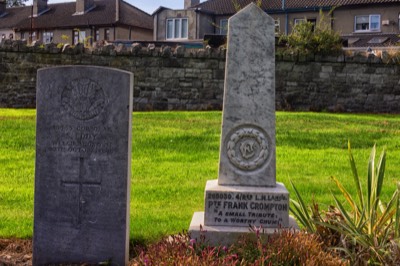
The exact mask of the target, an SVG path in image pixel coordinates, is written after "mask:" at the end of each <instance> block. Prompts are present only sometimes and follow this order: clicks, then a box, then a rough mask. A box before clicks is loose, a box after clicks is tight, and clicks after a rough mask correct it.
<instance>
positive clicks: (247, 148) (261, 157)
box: [227, 126, 269, 171]
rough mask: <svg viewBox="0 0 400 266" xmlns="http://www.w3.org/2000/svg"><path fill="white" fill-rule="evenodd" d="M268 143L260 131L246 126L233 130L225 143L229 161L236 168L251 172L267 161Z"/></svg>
mask: <svg viewBox="0 0 400 266" xmlns="http://www.w3.org/2000/svg"><path fill="white" fill-rule="evenodd" d="M268 148H269V141H268V138H267V137H266V133H264V132H263V131H262V130H261V129H258V128H255V127H251V126H247V127H243V128H240V129H237V130H235V131H234V132H233V133H232V134H231V136H230V138H229V139H228V143H227V155H228V158H229V161H230V162H231V163H232V164H233V165H235V166H236V167H237V168H239V169H241V170H245V171H252V170H256V169H258V168H260V167H262V166H263V165H264V164H265V162H266V161H267V159H268V155H269V151H268Z"/></svg>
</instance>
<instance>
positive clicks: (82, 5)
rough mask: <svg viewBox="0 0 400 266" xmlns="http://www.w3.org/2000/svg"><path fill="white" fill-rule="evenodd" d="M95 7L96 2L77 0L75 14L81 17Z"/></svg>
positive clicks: (92, 0)
mask: <svg viewBox="0 0 400 266" xmlns="http://www.w3.org/2000/svg"><path fill="white" fill-rule="evenodd" d="M93 7H94V0H76V10H75V12H76V13H75V14H77V15H81V14H85V13H86V12H88V10H90V9H91V8H93Z"/></svg>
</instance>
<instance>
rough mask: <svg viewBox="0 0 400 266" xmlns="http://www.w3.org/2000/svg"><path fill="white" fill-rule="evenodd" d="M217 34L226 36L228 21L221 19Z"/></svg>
mask: <svg viewBox="0 0 400 266" xmlns="http://www.w3.org/2000/svg"><path fill="white" fill-rule="evenodd" d="M219 34H221V35H226V34H228V20H227V19H221V20H220V21H219Z"/></svg>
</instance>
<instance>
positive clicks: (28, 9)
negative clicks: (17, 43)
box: [0, 0, 153, 44]
mask: <svg viewBox="0 0 400 266" xmlns="http://www.w3.org/2000/svg"><path fill="white" fill-rule="evenodd" d="M0 36H1V38H3V39H4V38H6V39H8V38H12V39H17V40H18V39H26V40H30V41H35V40H40V41H42V42H43V43H50V42H55V43H60V42H62V43H65V42H69V43H73V44H75V43H78V42H83V41H84V40H85V39H86V40H90V42H93V41H100V40H108V41H114V40H140V41H141V40H144V41H146V40H152V36H153V20H152V17H151V16H150V15H149V14H147V13H146V12H144V11H142V10H140V9H138V8H136V7H134V6H132V5H130V4H128V3H126V2H125V1H123V0H76V2H67V3H58V4H47V0H33V5H32V6H23V7H13V8H6V2H5V0H0Z"/></svg>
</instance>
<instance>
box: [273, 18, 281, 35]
mask: <svg viewBox="0 0 400 266" xmlns="http://www.w3.org/2000/svg"><path fill="white" fill-rule="evenodd" d="M274 32H275V35H279V33H280V32H281V19H280V18H277V19H274Z"/></svg>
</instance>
